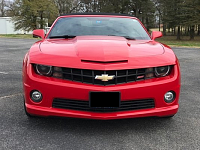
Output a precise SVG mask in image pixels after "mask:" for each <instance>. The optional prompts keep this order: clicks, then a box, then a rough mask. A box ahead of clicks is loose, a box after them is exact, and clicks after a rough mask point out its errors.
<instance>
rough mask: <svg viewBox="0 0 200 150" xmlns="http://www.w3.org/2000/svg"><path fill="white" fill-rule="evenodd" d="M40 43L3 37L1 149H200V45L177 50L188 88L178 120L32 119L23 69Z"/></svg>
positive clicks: (184, 87)
mask: <svg viewBox="0 0 200 150" xmlns="http://www.w3.org/2000/svg"><path fill="white" fill-rule="evenodd" d="M35 41H36V40H32V39H8V38H0V150H17V149H20V150H40V149H44V150H55V149H56V150H60V149H63V150H131V149H133V150H150V149H152V150H154V149H158V150H164V149H166V150H169V149H170V150H172V149H174V150H189V149H191V150H198V149H200V49H195V48H173V50H174V52H175V53H176V55H177V57H178V58H179V61H180V64H181V73H182V88H181V95H180V109H179V112H178V114H177V115H176V116H174V117H173V118H172V119H162V118H137V119H125V120H111V121H98V120H86V119H73V118H33V119H29V118H28V117H27V116H26V115H25V114H24V109H23V98H22V91H23V90H22V82H21V80H22V79H21V69H22V61H23V57H24V55H25V53H26V52H27V51H28V50H29V48H30V46H31V45H32V44H33V43H34V42H35Z"/></svg>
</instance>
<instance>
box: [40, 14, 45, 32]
mask: <svg viewBox="0 0 200 150" xmlns="http://www.w3.org/2000/svg"><path fill="white" fill-rule="evenodd" d="M43 28H44V22H43V12H41V15H40V29H43Z"/></svg>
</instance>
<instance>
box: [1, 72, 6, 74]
mask: <svg viewBox="0 0 200 150" xmlns="http://www.w3.org/2000/svg"><path fill="white" fill-rule="evenodd" d="M0 74H8V73H7V72H0Z"/></svg>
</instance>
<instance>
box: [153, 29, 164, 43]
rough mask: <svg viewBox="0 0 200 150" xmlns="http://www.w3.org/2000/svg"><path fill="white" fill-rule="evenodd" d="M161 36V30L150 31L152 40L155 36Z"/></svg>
mask: <svg viewBox="0 0 200 150" xmlns="http://www.w3.org/2000/svg"><path fill="white" fill-rule="evenodd" d="M162 36H163V34H162V32H160V31H153V32H152V33H151V38H152V40H153V41H154V40H155V39H156V38H160V37H162Z"/></svg>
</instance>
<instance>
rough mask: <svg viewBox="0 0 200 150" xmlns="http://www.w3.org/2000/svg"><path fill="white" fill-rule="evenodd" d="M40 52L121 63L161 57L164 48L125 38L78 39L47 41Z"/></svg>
mask: <svg viewBox="0 0 200 150" xmlns="http://www.w3.org/2000/svg"><path fill="white" fill-rule="evenodd" d="M40 50H41V51H42V52H43V53H45V54H54V55H60V56H66V57H68V56H69V57H78V58H80V59H81V60H91V61H100V62H101V61H102V62H109V61H111V62H112V61H120V60H129V59H131V58H134V57H145V56H152V55H161V54H163V53H164V49H163V47H162V46H161V45H160V44H158V43H153V42H150V41H130V40H126V39H125V38H123V37H76V38H74V39H71V40H46V41H44V42H42V43H41V45H40Z"/></svg>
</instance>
